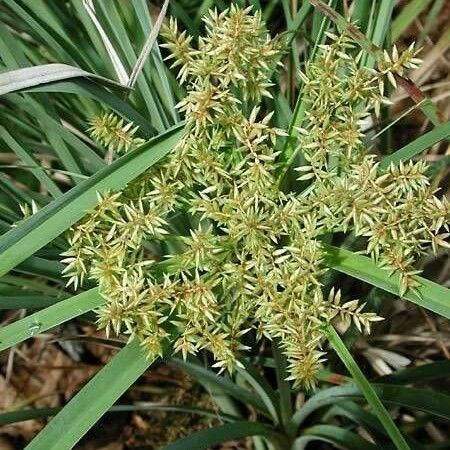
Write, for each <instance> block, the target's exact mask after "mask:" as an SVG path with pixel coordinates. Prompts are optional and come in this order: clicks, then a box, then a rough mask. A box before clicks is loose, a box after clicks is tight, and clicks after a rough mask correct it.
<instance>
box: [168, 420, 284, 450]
mask: <svg viewBox="0 0 450 450" xmlns="http://www.w3.org/2000/svg"><path fill="white" fill-rule="evenodd" d="M248 436H266V437H267V438H268V439H270V440H273V441H275V442H283V441H284V439H283V437H282V436H281V435H279V434H277V433H275V432H274V431H273V430H271V429H270V428H269V427H267V426H266V425H263V424H262V423H258V422H235V423H228V424H225V425H221V426H218V427H214V428H209V429H207V430H202V431H198V432H197V433H193V434H191V435H190V436H187V437H185V438H183V439H179V440H178V441H176V442H173V443H172V444H169V445H168V446H167V447H164V448H163V449H161V450H187V449H189V450H207V449H209V448H211V447H213V446H215V445H217V444H220V443H222V442H229V441H232V440H234V439H240V438H243V437H248ZM284 448H288V447H284Z"/></svg>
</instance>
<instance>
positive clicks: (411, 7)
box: [391, 0, 431, 42]
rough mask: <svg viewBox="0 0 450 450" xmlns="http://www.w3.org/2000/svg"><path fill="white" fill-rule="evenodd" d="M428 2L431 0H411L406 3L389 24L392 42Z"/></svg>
mask: <svg viewBox="0 0 450 450" xmlns="http://www.w3.org/2000/svg"><path fill="white" fill-rule="evenodd" d="M430 2H431V0H411V1H410V2H408V3H406V5H405V7H404V8H402V10H401V11H400V14H398V16H397V17H396V18H395V19H394V20H393V22H392V25H391V35H392V40H393V41H394V42H395V41H396V40H397V39H398V38H399V37H400V36H401V35H402V34H403V33H404V32H405V31H406V29H407V28H408V27H409V26H410V25H411V24H412V23H413V22H414V21H415V20H416V19H417V17H419V15H420V13H421V12H422V11H424V10H425V9H426V8H427V6H428V5H429V4H430Z"/></svg>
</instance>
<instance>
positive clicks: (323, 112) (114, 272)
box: [65, 6, 450, 387]
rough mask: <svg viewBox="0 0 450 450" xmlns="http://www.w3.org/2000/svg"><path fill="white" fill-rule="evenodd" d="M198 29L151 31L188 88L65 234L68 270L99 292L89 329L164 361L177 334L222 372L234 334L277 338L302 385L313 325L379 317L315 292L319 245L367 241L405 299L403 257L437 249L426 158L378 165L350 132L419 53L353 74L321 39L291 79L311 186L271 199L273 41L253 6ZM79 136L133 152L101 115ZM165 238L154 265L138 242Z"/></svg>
mask: <svg viewBox="0 0 450 450" xmlns="http://www.w3.org/2000/svg"><path fill="white" fill-rule="evenodd" d="M204 22H205V26H206V33H205V36H204V37H202V38H200V39H199V41H198V44H197V46H196V48H194V46H193V42H192V39H191V37H189V36H187V35H186V33H185V32H182V33H180V32H179V31H178V29H177V24H176V22H175V21H174V20H171V21H170V23H169V25H168V26H167V27H166V29H165V31H164V36H165V38H166V40H167V44H165V46H166V47H167V48H168V49H169V51H170V52H171V56H170V58H172V59H173V61H174V62H173V66H174V67H178V77H179V80H180V82H181V83H182V84H183V85H184V86H185V87H186V90H187V95H186V98H185V99H184V100H183V101H182V102H181V103H180V104H179V109H180V111H182V112H184V114H185V117H186V128H185V134H184V137H183V139H182V141H181V142H180V143H179V145H177V147H176V148H175V149H174V151H173V152H172V153H171V154H170V155H169V156H168V157H167V158H165V159H164V160H163V161H162V162H160V163H158V165H156V166H153V167H152V168H151V169H150V170H149V171H148V172H146V173H144V174H143V175H141V176H140V177H138V178H137V179H136V180H134V181H133V182H131V183H130V184H129V185H128V186H127V187H126V188H125V189H124V190H123V191H122V192H117V193H110V192H109V193H103V194H101V195H100V194H99V203H98V206H97V207H96V208H95V209H94V210H93V211H92V212H90V213H89V214H88V215H87V216H86V218H84V219H83V220H82V221H81V222H79V223H78V224H77V225H76V226H75V227H74V228H73V229H72V230H71V232H70V236H69V242H70V250H69V251H68V252H67V253H66V254H65V256H66V259H65V262H66V263H67V267H66V275H67V276H68V277H69V284H73V285H74V287H75V288H77V287H78V286H80V285H81V284H82V283H83V281H84V280H85V279H86V278H90V279H93V280H95V281H96V282H97V283H98V285H99V288H100V291H101V293H102V294H103V296H104V297H105V304H104V306H103V307H102V308H100V310H99V311H98V315H99V319H98V324H99V326H100V327H101V328H105V329H106V331H107V332H108V333H109V332H110V331H113V332H114V333H117V334H118V333H121V332H126V333H128V334H129V335H130V336H137V337H138V338H139V339H140V340H141V342H142V345H143V346H144V347H145V348H146V349H147V350H148V352H149V354H151V355H157V354H161V353H162V348H163V344H164V342H165V341H166V340H167V339H168V338H169V335H170V332H169V327H173V326H175V327H176V329H177V335H176V337H175V338H174V342H173V345H172V346H173V349H174V350H175V351H176V352H181V353H182V354H183V356H185V357H186V356H187V355H188V354H195V353H197V352H198V351H199V350H201V349H207V350H209V351H210V352H212V354H213V356H214V358H215V359H216V361H217V362H216V364H215V366H216V367H219V368H220V369H221V370H223V369H227V370H232V369H233V368H234V367H236V366H238V365H239V364H240V363H239V361H238V353H239V352H240V351H242V350H245V349H246V346H245V345H244V344H243V339H242V337H243V336H244V335H245V334H246V333H248V332H249V331H250V330H255V331H256V335H257V336H258V337H259V338H260V337H262V336H265V337H267V338H269V339H274V338H277V339H279V340H280V342H281V344H282V348H283V351H284V353H285V355H286V357H287V359H288V361H289V370H290V374H291V379H292V380H294V383H295V384H297V385H300V384H301V385H303V386H305V387H312V386H314V383H315V376H316V373H317V370H318V368H319V367H320V364H321V362H322V361H323V356H324V352H323V351H322V345H323V341H324V332H323V327H324V325H326V324H329V323H330V322H331V321H334V320H340V321H343V322H344V323H346V324H349V323H351V322H352V323H354V324H355V325H356V326H357V327H358V328H359V329H360V330H361V331H362V330H364V331H366V332H369V330H370V325H371V324H372V322H374V321H378V320H380V318H379V317H378V316H377V315H376V314H374V313H372V312H364V304H361V303H359V302H358V301H357V300H351V301H348V302H341V294H340V291H339V290H335V289H334V288H333V289H331V290H330V291H329V292H324V287H323V285H322V282H323V276H324V274H325V273H326V272H327V270H328V269H327V267H326V266H325V265H324V263H323V260H324V250H323V248H322V245H321V237H322V236H323V235H325V234H328V233H335V232H346V233H348V232H353V233H355V234H356V235H357V236H362V237H364V238H365V239H366V242H367V252H368V253H369V254H370V255H371V256H372V257H373V258H374V260H375V261H376V262H377V263H378V264H379V265H381V266H383V267H386V268H388V269H389V270H391V271H394V272H396V273H398V274H400V275H401V280H402V281H401V287H402V292H405V290H406V289H410V288H411V289H413V288H414V286H415V281H414V278H413V277H412V276H413V275H414V274H415V273H416V271H415V270H414V269H413V267H412V264H413V261H414V260H415V259H416V258H417V257H418V256H419V255H420V254H421V253H423V252H424V251H425V250H426V249H427V248H428V247H429V246H430V245H431V246H432V247H433V249H436V247H437V246H438V245H445V246H448V244H447V243H446V242H445V238H446V237H447V236H448V234H446V233H441V231H440V230H441V229H443V228H448V217H449V211H450V207H449V203H448V201H446V200H445V199H442V200H439V199H438V198H437V197H435V196H434V192H433V191H432V188H431V187H430V185H429V182H428V180H427V178H426V176H425V170H426V165H425V164H424V163H423V162H417V163H412V162H410V163H405V164H400V165H397V166H393V165H392V166H391V167H389V168H388V169H387V170H385V171H384V172H383V171H381V170H380V169H379V167H378V164H377V163H376V161H375V157H374V156H372V155H369V154H367V150H366V147H365V145H364V143H363V134H362V132H361V122H362V121H363V120H364V119H365V118H366V117H367V116H369V114H370V113H371V112H372V111H373V110H375V111H377V110H378V109H379V106H380V104H382V103H383V102H385V101H386V100H385V99H384V97H383V90H384V80H385V79H388V80H391V82H395V79H394V75H396V74H400V73H401V72H403V71H404V70H406V69H407V68H410V67H413V66H414V65H415V64H416V63H418V60H417V59H416V58H415V55H414V52H413V51H412V50H411V49H408V50H407V52H406V53H404V54H401V55H399V54H398V52H397V50H396V49H395V51H394V52H393V54H392V55H386V56H385V59H384V60H383V62H382V64H381V62H380V64H379V66H380V67H379V68H378V70H375V69H367V68H364V67H360V66H359V64H358V62H359V58H360V56H359V55H355V50H354V44H353V43H352V41H351V39H350V37H349V36H348V35H347V34H346V33H345V32H344V33H342V34H341V35H340V36H336V35H335V34H331V33H328V38H329V43H328V44H326V45H322V46H320V49H319V52H318V55H317V57H316V58H315V60H314V61H313V62H310V63H309V64H308V65H307V67H306V69H305V72H304V73H302V74H301V78H302V80H303V91H302V95H303V96H304V99H305V101H306V102H307V112H306V116H305V120H304V128H300V129H299V130H298V131H299V133H298V134H299V142H298V146H299V151H300V152H301V153H302V154H303V155H304V157H305V158H306V161H307V165H304V166H301V167H298V168H297V170H298V171H299V173H300V179H302V180H307V182H308V183H309V187H308V188H307V189H306V190H304V191H303V192H301V193H294V192H283V191H282V190H281V189H280V187H279V185H280V183H279V180H278V178H277V173H278V171H277V169H278V168H279V167H278V162H277V156H278V154H279V153H278V152H277V151H276V143H277V140H278V139H280V138H281V139H282V137H283V136H285V135H286V133H285V132H284V131H282V130H280V129H278V128H275V127H273V126H271V117H272V113H270V112H269V113H268V114H266V115H264V114H262V110H263V108H262V107H261V103H262V100H263V98H264V97H271V94H270V88H271V86H272V83H271V81H270V80H271V76H272V74H273V72H274V71H275V70H276V67H277V63H278V61H279V60H280V56H281V54H282V51H283V39H282V38H275V39H271V38H270V37H269V35H268V32H267V30H266V29H265V26H264V24H263V22H262V20H261V15H260V13H259V12H255V13H254V14H251V11H250V9H245V10H242V9H239V8H237V7H235V6H232V7H231V8H229V9H228V10H226V11H225V12H223V13H220V14H219V13H217V12H216V11H212V12H210V13H209V15H208V16H207V17H206V18H205V19H204ZM392 80H393V81H392ZM92 127H93V133H92V134H93V137H95V138H97V139H99V140H100V141H101V142H103V143H104V144H105V145H106V146H108V147H109V148H110V150H111V151H113V152H114V154H116V153H120V151H132V149H133V148H134V147H135V145H137V144H138V143H139V142H136V140H135V139H136V138H135V137H134V136H133V135H134V131H135V129H134V128H133V127H132V125H131V124H129V125H124V123H123V122H121V121H119V120H118V119H114V117H113V116H110V115H107V116H102V117H100V118H98V119H95V120H94V121H93V122H92ZM110 130H112V134H111V133H110ZM117 137H119V138H120V139H119V143H118V144H116V139H117ZM116 145H117V147H116ZM180 218H181V219H180ZM179 220H184V222H185V223H187V224H189V228H190V229H189V231H188V233H187V235H183V236H181V237H177V236H176V235H175V234H174V231H173V230H174V228H175V224H176V222H177V221H179ZM167 239H168V240H172V241H176V244H177V245H176V246H175V247H176V248H178V249H181V250H177V251H176V252H173V254H171V255H166V256H167V258H168V260H169V261H170V265H167V268H170V269H167V270H163V271H161V270H158V267H160V266H161V264H160V263H159V262H158V260H159V258H160V257H158V255H155V254H154V252H152V251H151V248H153V247H151V245H150V244H152V243H161V242H164V241H165V240H167ZM175 247H174V248H175ZM162 264H163V265H164V262H163V263H162Z"/></svg>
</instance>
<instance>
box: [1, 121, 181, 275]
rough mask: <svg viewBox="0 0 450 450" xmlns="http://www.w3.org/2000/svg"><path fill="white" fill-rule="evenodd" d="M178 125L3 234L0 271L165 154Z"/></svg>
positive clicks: (178, 134)
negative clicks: (100, 197)
mask: <svg viewBox="0 0 450 450" xmlns="http://www.w3.org/2000/svg"><path fill="white" fill-rule="evenodd" d="M182 133H183V131H182V129H181V127H180V126H177V127H175V128H173V129H171V130H169V131H167V132H166V133H164V134H162V135H161V136H158V137H156V138H154V139H152V140H150V141H149V142H147V143H145V144H143V145H142V146H141V147H139V148H138V149H136V150H134V151H132V152H129V153H127V154H126V155H124V156H123V157H121V158H119V159H118V160H116V161H115V162H114V163H113V164H111V165H109V166H107V167H105V168H104V169H102V170H100V171H99V172H97V173H96V174H95V175H93V176H92V177H90V178H89V179H87V180H85V181H83V182H82V183H80V184H79V185H78V186H76V187H75V188H73V189H71V190H70V191H68V192H66V193H65V194H64V195H62V196H61V197H59V198H58V199H56V200H55V201H53V202H52V203H50V204H49V205H47V206H45V207H44V208H42V209H41V210H39V211H38V212H37V213H36V214H34V215H33V216H31V217H30V218H29V219H27V220H25V221H24V222H22V223H21V224H20V225H19V226H17V227H16V228H13V229H12V230H10V231H9V232H8V233H6V234H4V235H3V236H1V237H0V275H3V274H5V273H6V272H8V271H9V270H11V269H13V268H14V267H15V266H16V265H17V264H19V263H20V262H22V261H23V260H24V259H26V258H27V257H28V256H31V255H32V254H33V253H34V252H35V251H36V250H38V249H40V248H41V247H43V246H44V245H45V244H47V243H48V242H50V241H51V240H52V239H54V238H55V237H57V236H59V235H60V234H61V233H62V232H63V231H65V230H66V229H67V228H69V227H70V226H71V225H73V224H74V223H75V222H76V221H77V220H79V219H81V218H82V217H83V215H84V214H86V212H87V211H89V210H90V209H92V208H93V207H94V206H95V205H96V203H97V192H105V191H106V190H108V189H110V190H113V191H114V190H118V189H121V188H122V187H123V186H125V185H126V184H127V183H128V182H130V181H131V180H133V179H134V178H135V177H137V176H138V175H139V174H141V173H142V172H144V171H145V170H147V169H148V168H149V167H150V166H151V165H153V164H154V163H156V162H157V161H158V160H159V159H161V158H162V157H163V156H165V155H166V154H167V153H168V152H169V151H170V150H172V149H173V147H174V146H175V145H176V144H177V143H178V141H179V139H180V138H181V136H182Z"/></svg>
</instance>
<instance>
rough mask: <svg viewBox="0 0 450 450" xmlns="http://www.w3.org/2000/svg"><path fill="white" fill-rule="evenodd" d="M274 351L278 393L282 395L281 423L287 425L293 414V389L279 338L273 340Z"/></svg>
mask: <svg viewBox="0 0 450 450" xmlns="http://www.w3.org/2000/svg"><path fill="white" fill-rule="evenodd" d="M272 352H273V356H274V361H275V372H276V375H277V385H278V395H279V397H280V416H281V417H280V418H281V423H282V424H283V425H286V424H287V423H288V421H289V419H290V418H291V416H292V391H291V384H290V382H289V381H288V380H287V378H288V376H289V372H288V364H287V360H286V356H285V355H284V354H283V352H282V350H281V342H280V340H279V339H274V340H273V341H272Z"/></svg>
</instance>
